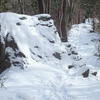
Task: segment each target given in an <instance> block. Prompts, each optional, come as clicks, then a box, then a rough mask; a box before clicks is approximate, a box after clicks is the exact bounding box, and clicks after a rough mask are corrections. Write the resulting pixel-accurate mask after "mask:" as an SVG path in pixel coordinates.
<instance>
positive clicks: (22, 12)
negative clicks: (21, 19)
mask: <svg viewBox="0 0 100 100" xmlns="http://www.w3.org/2000/svg"><path fill="white" fill-rule="evenodd" d="M18 3H19V8H20V11H21V14H25V9H24V3H25V2H24V0H18Z"/></svg>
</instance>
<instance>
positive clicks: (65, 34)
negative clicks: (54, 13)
mask: <svg viewBox="0 0 100 100" xmlns="http://www.w3.org/2000/svg"><path fill="white" fill-rule="evenodd" d="M61 31H62V39H61V40H62V42H67V41H68V39H67V31H66V0H64V1H63V18H62V23H61Z"/></svg>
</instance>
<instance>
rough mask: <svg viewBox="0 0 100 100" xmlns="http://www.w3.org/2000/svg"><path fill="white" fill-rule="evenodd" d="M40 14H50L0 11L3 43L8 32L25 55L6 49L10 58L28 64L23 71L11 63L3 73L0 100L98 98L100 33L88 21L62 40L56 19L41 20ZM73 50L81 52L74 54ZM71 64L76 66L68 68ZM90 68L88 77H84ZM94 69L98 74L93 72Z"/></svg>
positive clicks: (75, 99) (94, 99)
mask: <svg viewBox="0 0 100 100" xmlns="http://www.w3.org/2000/svg"><path fill="white" fill-rule="evenodd" d="M40 16H47V17H50V15H47V14H44V15H36V16H27V15H18V14H14V13H2V14H0V25H1V31H0V35H1V36H2V39H1V40H2V43H4V40H3V38H4V37H6V36H7V34H8V33H9V38H8V40H9V41H10V40H11V39H12V37H13V38H14V39H15V42H16V43H17V45H18V48H19V50H20V51H21V52H23V54H24V55H25V56H26V58H23V59H22V58H19V57H17V58H15V56H14V53H15V51H13V50H12V49H11V48H10V47H8V48H7V49H6V52H7V53H9V54H11V61H20V60H21V61H24V62H26V63H25V64H24V68H23V70H22V69H20V67H18V66H16V67H15V66H14V65H13V64H12V66H11V67H10V68H9V69H7V70H6V71H5V72H3V73H2V74H1V75H0V78H1V80H0V83H1V88H0V100H99V99H100V86H99V84H100V60H98V57H97V56H95V55H94V54H95V53H97V48H96V47H97V46H98V43H99V42H98V39H100V35H99V34H96V33H89V31H90V30H91V26H90V25H88V24H79V25H73V26H72V29H71V30H70V32H69V43H61V41H60V38H59V36H58V34H57V32H56V28H55V26H54V25H53V20H52V19H49V20H48V21H42V20H38V18H39V17H40ZM22 18H24V20H22ZM69 44H71V45H73V46H75V47H76V48H74V47H73V46H70V47H69V46H68V45H69ZM75 49H76V50H75ZM72 51H75V52H78V55H75V54H71V52H72ZM16 52H18V51H16ZM13 58H15V59H13ZM81 58H82V59H81ZM69 65H73V66H74V67H73V68H71V69H69V68H68V66H69ZM87 69H90V73H89V77H87V78H83V76H82V73H83V72H84V71H86V70H87ZM92 71H93V72H97V75H96V76H94V75H92V74H91V73H92Z"/></svg>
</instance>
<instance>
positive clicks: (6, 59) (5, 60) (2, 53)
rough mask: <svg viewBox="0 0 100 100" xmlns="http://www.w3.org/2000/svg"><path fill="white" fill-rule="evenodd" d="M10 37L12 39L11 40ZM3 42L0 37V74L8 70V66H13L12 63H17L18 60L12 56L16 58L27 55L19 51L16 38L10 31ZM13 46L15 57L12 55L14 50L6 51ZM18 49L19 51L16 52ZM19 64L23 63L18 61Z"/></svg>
mask: <svg viewBox="0 0 100 100" xmlns="http://www.w3.org/2000/svg"><path fill="white" fill-rule="evenodd" d="M9 37H10V38H11V40H10V41H9ZM3 42H4V43H2V41H1V39H0V74H1V73H2V72H3V71H4V70H6V69H7V68H9V67H11V64H13V65H15V63H16V61H14V60H11V58H13V59H15V57H25V55H24V54H23V53H21V52H18V51H19V50H18V46H17V44H16V43H15V41H14V38H13V37H12V36H10V33H8V34H7V35H6V37H5V39H4V41H3ZM9 48H12V50H13V52H14V57H13V55H11V52H12V51H9V52H8V51H6V50H7V49H9ZM16 51H17V52H16ZM17 64H20V65H22V64H21V62H17ZM20 67H22V66H20Z"/></svg>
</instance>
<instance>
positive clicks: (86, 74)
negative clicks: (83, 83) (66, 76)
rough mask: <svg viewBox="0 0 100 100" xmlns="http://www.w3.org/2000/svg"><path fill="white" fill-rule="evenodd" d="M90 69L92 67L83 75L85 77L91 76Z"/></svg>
mask: <svg viewBox="0 0 100 100" xmlns="http://www.w3.org/2000/svg"><path fill="white" fill-rule="evenodd" d="M89 71H90V69H87V70H86V71H85V72H84V73H83V74H82V75H83V77H84V78H86V77H88V76H89Z"/></svg>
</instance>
